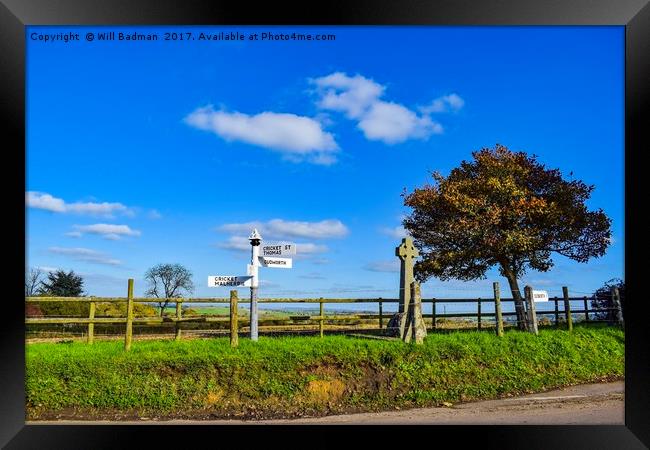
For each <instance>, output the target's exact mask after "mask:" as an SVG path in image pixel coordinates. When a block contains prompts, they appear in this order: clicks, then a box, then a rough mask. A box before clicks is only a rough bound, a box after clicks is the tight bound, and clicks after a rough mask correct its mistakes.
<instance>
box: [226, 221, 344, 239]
mask: <svg viewBox="0 0 650 450" xmlns="http://www.w3.org/2000/svg"><path fill="white" fill-rule="evenodd" d="M253 228H257V230H258V231H259V232H260V234H261V235H262V238H264V239H266V238H274V239H283V238H294V237H298V238H299V237H302V238H308V239H326V238H341V237H344V236H347V234H348V233H349V230H348V228H347V227H346V226H345V225H344V224H343V223H342V222H341V221H340V220H338V219H326V220H321V221H320V222H304V221H291V220H283V219H272V220H269V221H267V222H260V221H252V222H244V223H229V224H224V225H222V226H220V227H218V228H217V230H218V231H225V232H228V233H233V234H246V235H249V234H250V232H251V231H252V230H253Z"/></svg>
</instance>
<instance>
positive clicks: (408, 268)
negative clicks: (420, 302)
mask: <svg viewBox="0 0 650 450" xmlns="http://www.w3.org/2000/svg"><path fill="white" fill-rule="evenodd" d="M395 256H397V257H398V258H399V259H400V262H401V264H400V271H399V311H398V312H400V313H403V312H405V311H408V305H409V302H410V300H411V283H412V282H413V281H414V280H415V278H414V277H413V260H414V259H415V258H417V257H418V256H420V253H419V252H418V249H417V248H415V245H413V239H412V238H410V237H405V238H403V239H402V243H401V244H400V245H398V246H397V248H395Z"/></svg>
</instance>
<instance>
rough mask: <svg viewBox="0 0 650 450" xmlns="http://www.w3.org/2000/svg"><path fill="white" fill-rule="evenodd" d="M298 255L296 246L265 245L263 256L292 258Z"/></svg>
mask: <svg viewBox="0 0 650 450" xmlns="http://www.w3.org/2000/svg"><path fill="white" fill-rule="evenodd" d="M295 254H296V244H291V243H289V244H264V245H262V249H261V256H291V255H295Z"/></svg>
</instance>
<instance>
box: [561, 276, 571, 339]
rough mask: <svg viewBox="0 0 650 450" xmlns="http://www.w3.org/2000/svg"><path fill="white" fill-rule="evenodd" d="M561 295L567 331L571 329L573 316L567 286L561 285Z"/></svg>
mask: <svg viewBox="0 0 650 450" xmlns="http://www.w3.org/2000/svg"><path fill="white" fill-rule="evenodd" d="M562 296H563V297H564V316H565V318H566V325H567V329H568V330H569V331H571V330H573V317H572V316H571V302H570V301H569V288H568V287H566V286H562Z"/></svg>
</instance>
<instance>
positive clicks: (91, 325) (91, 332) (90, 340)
mask: <svg viewBox="0 0 650 450" xmlns="http://www.w3.org/2000/svg"><path fill="white" fill-rule="evenodd" d="M94 318H95V302H90V309H89V311H88V319H90V320H91V321H92V320H93V319H94ZM86 339H87V342H88V344H92V343H93V342H94V341H95V324H94V323H93V322H88V336H87V337H86Z"/></svg>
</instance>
